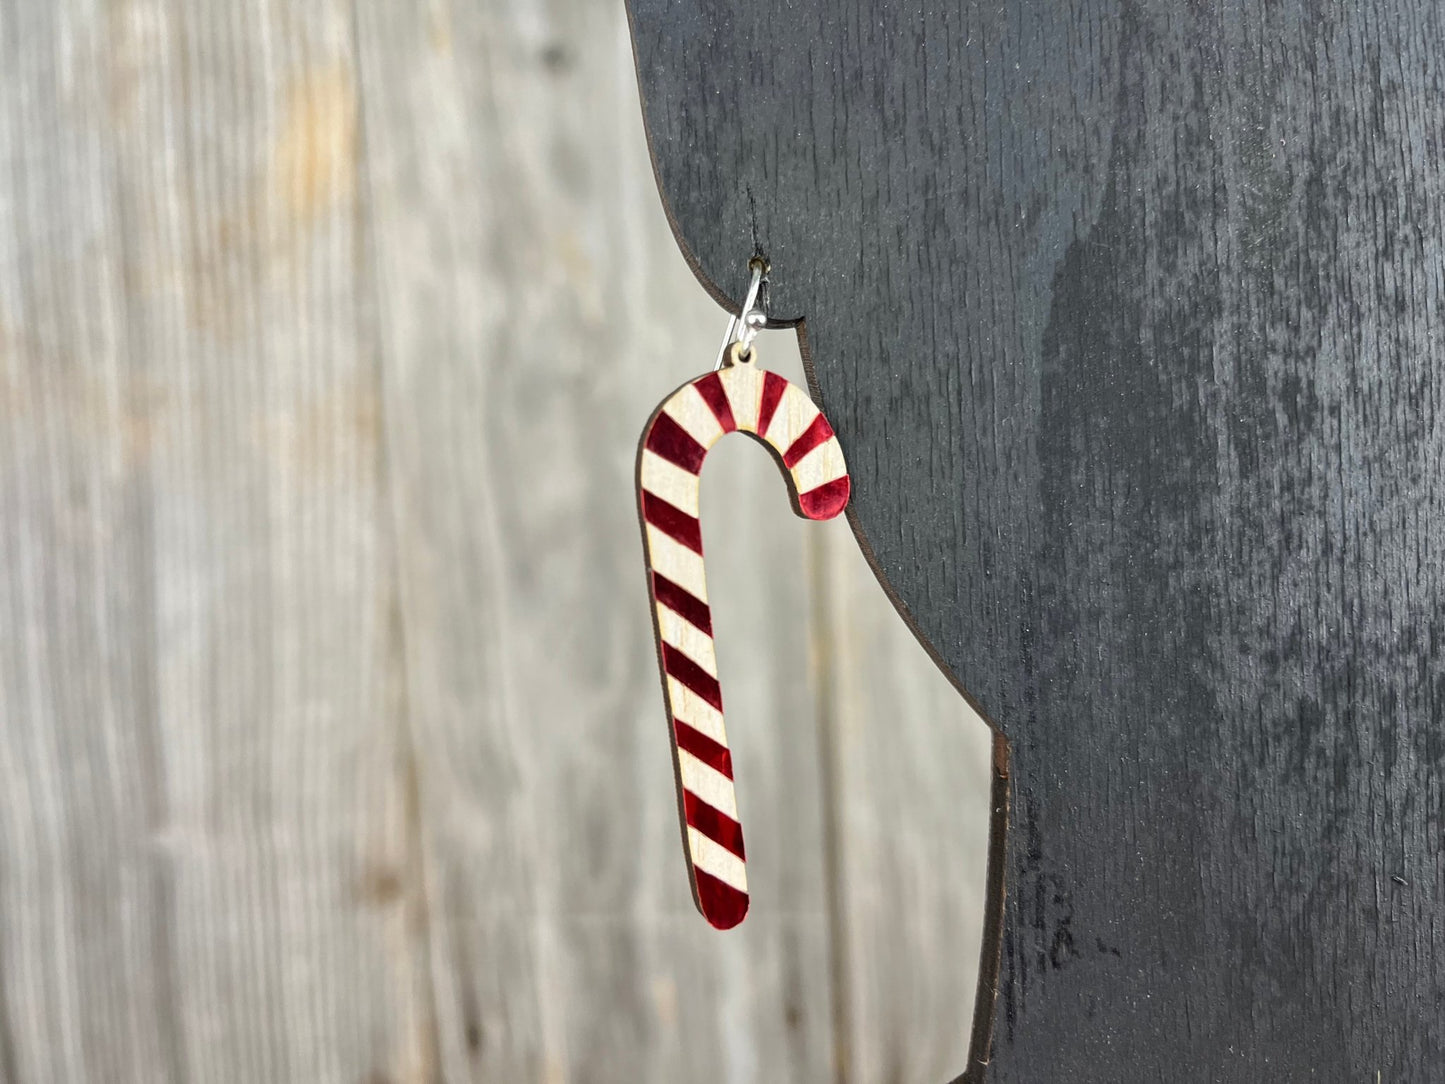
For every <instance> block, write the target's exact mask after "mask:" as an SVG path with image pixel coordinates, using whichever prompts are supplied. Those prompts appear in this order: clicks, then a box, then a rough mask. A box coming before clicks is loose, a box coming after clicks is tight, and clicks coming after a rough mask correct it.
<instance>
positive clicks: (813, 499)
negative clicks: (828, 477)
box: [798, 474, 852, 519]
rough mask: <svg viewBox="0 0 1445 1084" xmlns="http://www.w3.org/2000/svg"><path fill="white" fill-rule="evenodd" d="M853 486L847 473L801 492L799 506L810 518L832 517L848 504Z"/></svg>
mask: <svg viewBox="0 0 1445 1084" xmlns="http://www.w3.org/2000/svg"><path fill="white" fill-rule="evenodd" d="M851 488H852V487H851V485H850V484H849V482H848V476H847V475H846V474H845V475H843V477H841V478H834V479H833V480H832V481H831V482H824V483H823V484H822V485H820V486H818V487H816V488H815V489H810V490H808V492H806V493H799V494H798V506H799V507H800V508H802V510H803V515H805V516H807V517H808V518H809V519H832V518H833V517H834V516H836V515H837V514H838V513H839V512H841V511H843V508H844V507H845V506H846V505H847V503H848V493H849V491H850V490H851Z"/></svg>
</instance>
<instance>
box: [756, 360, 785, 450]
mask: <svg viewBox="0 0 1445 1084" xmlns="http://www.w3.org/2000/svg"><path fill="white" fill-rule="evenodd" d="M787 389H788V382H787V381H786V380H784V379H783V378H782V377H780V376H779V375H778V374H777V373H775V372H773V371H772V370H768V371H767V372H765V373H764V374H763V398H762V401H761V402H759V403H758V436H760V437H761V436H766V435H767V432H768V424H769V423H770V422H771V421H772V420H773V415H774V414H776V413H777V410H778V403H779V402H781V401H782V398H783V392H785V391H787Z"/></svg>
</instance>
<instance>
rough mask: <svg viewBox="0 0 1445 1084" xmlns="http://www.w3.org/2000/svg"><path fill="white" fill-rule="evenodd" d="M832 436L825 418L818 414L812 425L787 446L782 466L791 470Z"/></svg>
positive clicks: (831, 429) (830, 427) (830, 428)
mask: <svg viewBox="0 0 1445 1084" xmlns="http://www.w3.org/2000/svg"><path fill="white" fill-rule="evenodd" d="M832 435H833V427H832V426H831V425H829V424H828V419H827V418H825V417H823V415H821V414H819V415H818V416H817V417H816V418H814V419H813V424H812V425H810V426H808V428H806V429H804V430H803V431H802V432H801V433H799V434H798V439H797V440H795V441H793V443H792V444H790V445H788V450H787V451H786V452H784V453H783V466H785V467H787V468H788V469H789V470H792V469H793V468H794V467H796V466H797V465H798V460H800V459H802V458H803V456H805V455H807V454H808V453H809V452H811V451H812V450H813V449H814V448H816V447H817V446H818V445H820V444H822V443H823V442H824V441H825V440H827V439H828V438H829V437H831V436H832Z"/></svg>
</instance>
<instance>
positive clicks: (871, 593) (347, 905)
mask: <svg viewBox="0 0 1445 1084" xmlns="http://www.w3.org/2000/svg"><path fill="white" fill-rule="evenodd" d="M636 94H637V92H636V85H635V81H634V76H633V72H632V67H631V58H630V55H629V53H628V44H627V37H626V33H625V26H624V16H623V11H622V5H621V4H620V3H617V2H614V0H480V2H477V3H465V4H461V3H458V4H451V3H432V4H415V3H400V2H394V0H386V2H380V0H378V2H373V0H358V2H356V3H355V4H354V5H350V4H338V3H327V2H301V0H295V2H281V0H275V2H262V0H242V2H238V0H205V2H188V0H164V2H163V0H134V2H127V0H117V2H110V3H100V2H87V0H0V1081H3V1082H5V1084H40V1082H46V1084H51V1082H78V1084H88V1082H97V1081H106V1082H112V1081H114V1082H131V1081H135V1082H148V1084H149V1082H155V1081H171V1082H182V1081H207V1082H209V1081H225V1082H230V1081H236V1082H253V1081H265V1082H276V1081H299V1082H332V1081H335V1082H338V1084H403V1082H405V1084H412V1082H431V1081H443V1080H444V1081H504V1082H510V1081H539V1082H547V1084H551V1082H560V1081H618V1082H637V1081H659V1082H662V1081H666V1082H679V1081H681V1082H694V1081H698V1082H712V1081H729V1082H732V1081H754V1080H756V1081H769V1082H772V1081H806V1082H816V1081H826V1080H838V1081H887V1082H895V1081H934V1080H943V1079H945V1078H947V1077H948V1076H949V1075H950V1074H951V1073H954V1072H957V1071H958V1070H959V1069H961V1068H962V1066H963V1063H964V1055H965V1048H966V1041H967V1034H968V1027H969V1022H970V1014H971V1008H972V1000H973V982H974V971H975V967H976V962H977V954H978V942H979V929H978V926H979V923H980V914H981V902H982V873H983V861H984V848H985V831H986V816H987V805H988V769H987V760H988V741H987V733H986V730H985V728H984V727H983V725H982V724H981V722H979V721H978V720H977V719H976V717H973V716H972V715H971V713H970V712H969V711H968V709H967V708H966V707H965V706H964V704H963V703H962V701H961V700H960V699H959V697H957V695H956V694H954V692H953V691H952V690H951V689H950V688H949V687H948V685H947V683H946V682H945V681H944V680H943V678H942V677H941V676H939V675H938V674H937V672H936V671H935V670H934V669H933V667H932V665H931V664H930V663H929V662H928V660H927V659H926V658H925V657H924V655H923V653H922V651H921V650H920V649H919V648H918V647H917V645H916V644H915V643H914V642H913V640H912V639H911V637H910V636H909V634H908V633H907V631H906V630H905V628H904V626H903V625H902V623H901V622H900V621H899V620H897V618H896V617H895V616H894V614H893V613H892V610H891V609H890V608H889V606H888V603H887V602H886V601H885V600H884V598H883V595H882V592H881V591H880V590H879V588H878V587H877V585H876V583H875V582H874V581H873V579H872V576H871V573H870V572H869V571H868V570H867V568H866V566H865V565H864V563H863V560H862V558H861V556H860V555H859V553H858V550H857V547H856V545H855V543H854V541H853V539H852V536H851V534H850V533H849V532H848V529H847V527H846V526H845V525H842V524H838V523H834V524H828V525H821V526H820V525H813V524H804V523H802V522H801V521H796V520H794V519H793V517H792V516H791V515H790V514H789V513H788V511H787V501H786V496H785V491H784V488H783V484H782V481H781V479H780V477H779V476H778V474H777V471H776V468H775V467H774V466H773V464H772V463H771V461H770V460H769V459H768V457H766V456H764V455H761V454H760V453H759V452H758V450H757V448H756V447H755V446H754V445H752V444H751V442H747V441H738V442H737V444H736V445H734V444H733V442H728V443H727V444H725V445H724V446H723V447H722V448H720V449H719V450H718V451H717V452H716V453H715V454H714V456H713V457H712V461H711V462H710V464H709V468H708V474H707V477H706V479H705V483H704V489H705V495H704V502H705V508H707V509H708V511H707V512H705V514H704V523H705V532H706V538H707V545H708V549H709V563H710V566H711V574H712V577H713V584H714V587H715V593H716V596H717V599H718V601H717V605H716V614H717V621H718V637H719V645H720V654H721V663H722V667H723V682H724V685H725V686H726V688H727V696H728V706H729V729H730V733H731V735H732V738H733V743H734V746H735V755H736V758H737V771H738V781H739V782H738V788H739V800H740V803H741V807H742V814H743V820H744V824H745V826H746V828H747V832H748V843H749V874H750V880H751V883H752V889H753V909H752V913H751V915H750V916H749V918H748V920H747V922H746V923H745V924H744V925H743V927H741V929H740V930H738V931H735V932H734V933H732V934H728V935H720V934H717V933H715V932H713V931H712V930H710V929H709V928H708V927H707V926H706V924H705V923H704V922H703V921H702V919H701V918H699V917H698V915H697V914H696V913H695V911H694V909H693V906H692V903H691V899H690V897H689V895H688V891H687V881H686V875H685V872H684V866H683V860H682V854H681V844H680V842H679V838H678V829H677V826H676V823H675V804H674V797H673V794H672V783H671V770H670V767H669V763H668V756H669V754H668V744H667V738H666V723H665V719H664V717H663V710H662V700H661V694H660V690H659V687H658V680H657V676H656V671H655V661H654V657H653V653H652V647H651V644H650V626H649V617H648V610H647V601H646V595H645V592H644V590H643V587H644V583H643V574H642V559H641V547H640V543H639V539H638V530H637V526H636V519H635V512H634V504H633V500H634V498H633V494H632V468H633V457H634V451H635V443H634V442H635V440H636V437H637V434H638V432H639V430H640V428H641V425H642V423H643V421H644V420H645V419H646V417H647V415H648V413H649V412H650V410H651V408H652V407H653V406H654V405H655V403H656V402H657V401H658V400H659V399H660V398H661V397H662V396H663V395H664V394H665V393H666V392H668V391H669V390H671V389H672V388H673V387H675V386H676V385H677V384H678V383H680V382H681V381H682V380H684V379H686V378H688V377H690V376H692V375H695V374H696V373H697V372H699V371H700V370H701V369H702V368H704V367H705V366H707V365H710V364H711V361H712V357H713V353H714V351H715V349H716V344H717V338H718V336H719V335H720V333H721V327H722V322H723V314H722V313H721V311H720V310H719V309H717V307H716V306H715V305H714V304H713V303H712V302H711V301H709V300H707V299H706V298H705V296H704V295H703V293H702V290H701V288H700V287H699V286H698V285H697V283H696V282H695V281H694V280H693V279H692V277H691V275H690V273H689V272H688V271H687V269H686V268H685V267H684V265H683V262H682V259H681V257H680V255H679V254H678V251H677V249H676V246H675V244H674V242H673V240H672V237H671V235H670V233H669V232H668V229H667V226H666V223H665V220H664V216H663V213H662V209H661V206H660V202H659V199H658V196H657V192H656V189H655V186H654V183H653V179H652V174H651V167H650V165H649V162H648V159H647V156H646V150H645V146H644V140H643V134H642V130H641V124H640V119H639V109H638V104H637V100H636ZM746 255H747V254H746V253H742V254H740V260H741V259H742V258H745V257H746ZM740 273H741V269H740ZM762 348H763V351H764V354H763V357H764V361H765V363H767V364H770V365H772V366H773V367H776V368H779V369H780V370H782V371H783V372H784V373H785V374H786V375H788V376H790V377H792V378H794V379H801V374H800V372H799V366H798V361H797V353H796V345H795V342H794V340H793V338H792V336H790V335H784V334H779V333H774V334H770V335H768V336H765V338H764V340H763V342H762ZM723 509H726V512H725V513H724V512H723Z"/></svg>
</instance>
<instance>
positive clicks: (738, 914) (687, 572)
mask: <svg viewBox="0 0 1445 1084" xmlns="http://www.w3.org/2000/svg"><path fill="white" fill-rule="evenodd" d="M734 430H737V431H739V432H743V433H748V434H751V435H752V436H754V437H757V438H759V439H761V440H763V441H764V442H766V443H767V444H769V445H770V446H771V447H772V448H773V450H774V451H775V452H777V454H778V456H779V458H781V460H782V462H783V465H784V466H785V467H786V468H787V471H788V488H789V492H790V495H791V496H792V499H793V506H794V509H795V510H796V511H797V512H798V513H799V514H800V515H802V516H806V517H807V518H809V519H831V518H832V517H834V516H836V515H837V514H838V513H839V512H841V511H843V508H844V507H845V506H846V505H847V503H848V492H849V481H848V470H847V467H846V466H845V464H844V462H843V451H842V449H841V448H840V447H839V445H838V438H837V437H836V436H834V435H833V427H832V426H831V425H829V424H828V420H827V419H826V418H824V417H823V414H822V412H821V411H820V410H819V409H818V408H817V406H815V405H814V403H813V401H812V400H811V399H809V398H808V395H807V393H806V392H804V391H803V390H802V389H801V388H799V387H797V386H796V385H793V384H790V383H789V382H788V381H786V380H784V379H783V378H782V377H780V376H778V375H777V374H776V373H771V372H767V371H766V370H763V369H758V368H756V367H755V366H753V365H752V364H749V363H745V362H744V363H737V364H732V365H729V366H727V367H726V368H724V369H721V370H719V371H718V372H715V373H708V374H707V375H706V376H703V377H700V378H699V379H697V380H694V381H692V382H691V383H689V384H685V385H683V386H682V387H681V388H679V389H678V390H677V391H676V392H674V393H673V394H672V395H671V396H670V397H669V398H668V399H667V400H666V401H665V402H664V403H663V404H662V406H660V407H659V408H658V409H657V412H656V413H655V414H653V416H652V418H651V420H650V421H649V422H648V423H647V428H646V429H645V430H644V431H643V434H642V448H641V451H640V452H639V454H638V460H637V499H638V504H639V508H640V511H641V514H642V525H643V535H644V538H645V546H646V550H647V567H648V582H649V585H650V588H651V591H652V600H653V616H654V630H655V632H656V635H657V653H658V659H659V661H660V663H661V666H662V678H663V686H664V688H665V690H666V697H667V710H668V715H669V717H670V719H671V722H672V745H673V765H674V768H675V771H676V777H677V787H678V805H679V809H680V811H681V814H682V820H683V833H684V837H685V841H686V848H685V849H686V853H687V860H688V872H689V875H690V877H691V880H692V890H693V899H694V900H696V902H697V907H698V910H699V911H701V912H702V914H703V917H704V918H706V919H707V920H708V921H709V922H710V923H712V924H713V925H714V926H716V927H717V928H718V929H723V930H725V929H729V928H731V927H733V926H736V925H737V924H738V923H739V922H741V921H742V920H743V916H744V915H745V914H747V910H748V880H747V870H746V865H745V860H744V855H743V832H742V826H741V824H740V823H739V819H738V807H737V796H736V794H735V793H734V790H733V766H732V755H731V753H730V752H729V750H728V742H727V733H726V731H725V730H724V729H723V705H722V689H721V687H720V686H719V684H718V670H717V654H716V651H715V650H714V646H713V637H712V614H711V611H710V610H709V607H708V598H707V578H706V576H705V575H704V571H703V559H702V530H701V527H700V524H699V521H698V498H699V493H700V488H701V487H700V480H701V479H700V475H701V472H702V464H703V460H704V459H705V458H706V456H707V453H708V451H709V450H710V449H711V448H712V446H713V445H714V444H716V443H717V442H718V441H719V440H721V439H722V438H723V436H724V435H726V434H728V433H731V432H733V431H734Z"/></svg>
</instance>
